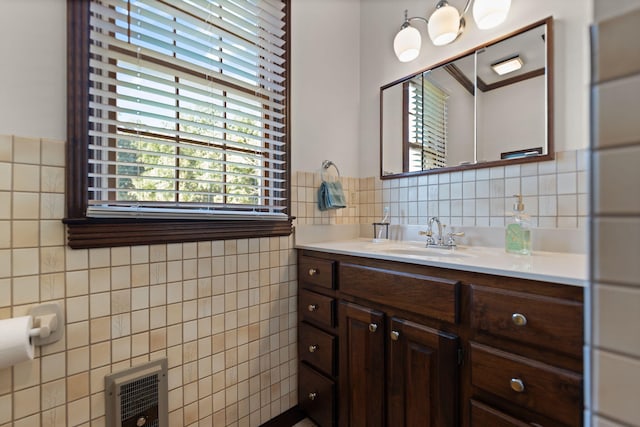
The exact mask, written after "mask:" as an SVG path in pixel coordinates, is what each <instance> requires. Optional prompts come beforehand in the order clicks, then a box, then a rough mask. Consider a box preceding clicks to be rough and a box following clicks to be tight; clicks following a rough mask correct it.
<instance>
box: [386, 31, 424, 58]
mask: <svg viewBox="0 0 640 427" xmlns="http://www.w3.org/2000/svg"><path fill="white" fill-rule="evenodd" d="M421 45H422V38H421V37H420V31H418V30H417V29H416V28H414V27H412V26H411V25H407V26H406V27H404V28H403V29H401V30H400V31H398V34H396V37H395V38H394V39H393V50H394V51H395V53H396V56H397V57H398V60H399V61H400V62H409V61H413V60H414V59H416V58H417V57H418V55H419V54H420V46H421Z"/></svg>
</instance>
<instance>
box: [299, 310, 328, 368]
mask: <svg viewBox="0 0 640 427" xmlns="http://www.w3.org/2000/svg"><path fill="white" fill-rule="evenodd" d="M299 333H300V335H299V341H298V346H299V347H298V348H299V352H298V354H299V355H300V360H305V361H307V362H308V363H309V364H311V365H313V366H314V367H316V368H318V369H319V370H321V371H322V372H324V373H325V374H327V375H335V366H336V363H335V354H336V353H335V351H336V337H334V336H333V335H331V334H328V333H326V332H323V331H321V330H320V329H318V328H314V327H313V326H311V325H309V324H307V323H304V322H302V323H300V329H299Z"/></svg>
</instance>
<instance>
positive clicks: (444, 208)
mask: <svg viewBox="0 0 640 427" xmlns="http://www.w3.org/2000/svg"><path fill="white" fill-rule="evenodd" d="M587 160H588V159H587V150H573V151H566V152H559V153H556V159H555V160H552V161H546V162H539V163H526V164H522V165H511V166H501V167H493V168H486V169H475V170H469V171H458V172H451V173H438V174H431V175H424V176H419V177H410V178H397V179H386V180H381V179H379V178H378V177H367V178H360V179H358V178H347V177H342V178H340V180H341V182H342V185H343V188H344V190H345V195H346V197H347V205H348V207H347V208H346V209H338V210H331V211H325V212H321V211H320V210H318V207H317V200H318V199H317V189H318V187H319V185H320V183H321V182H322V180H321V175H320V173H313V172H297V173H294V174H293V180H292V211H293V212H292V213H293V215H294V216H295V217H296V218H297V222H298V224H370V223H372V222H375V221H380V220H381V219H382V216H383V209H384V207H385V206H388V207H389V210H390V215H391V218H390V219H391V223H392V224H408V225H418V224H425V223H426V221H427V219H428V218H429V217H431V216H438V217H440V219H441V220H442V221H443V222H444V223H446V224H448V225H450V226H465V227H474V226H478V227H504V225H505V221H506V219H507V218H508V216H509V215H510V214H511V212H512V206H513V203H514V201H515V200H514V199H513V197H511V196H513V195H514V194H522V195H523V201H524V204H525V208H526V212H527V213H528V214H530V215H531V220H532V225H533V226H534V227H540V228H571V229H576V228H585V227H586V222H587V215H588V177H587V173H588V171H587V169H588V161H587Z"/></svg>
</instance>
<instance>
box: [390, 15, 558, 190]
mask: <svg viewBox="0 0 640 427" xmlns="http://www.w3.org/2000/svg"><path fill="white" fill-rule="evenodd" d="M552 40H553V39H552V18H547V19H545V20H543V21H539V22H536V23H534V24H531V25H529V26H527V27H525V28H522V29H520V30H518V31H516V32H514V33H511V34H508V35H506V36H504V37H502V38H500V39H497V40H493V41H491V42H489V43H486V44H483V45H481V46H478V47H476V48H474V49H472V50H471V51H468V52H465V53H463V54H461V55H459V56H457V57H455V58H451V59H449V60H446V61H444V62H442V63H439V64H436V65H435V66H433V67H429V68H428V69H426V70H421V71H419V72H417V73H414V74H412V75H409V76H406V77H404V78H402V79H399V80H397V81H395V82H393V83H390V84H388V85H385V86H383V87H382V88H381V89H380V141H381V177H382V178H390V177H398V176H404V175H414V174H423V173H432V172H441V171H450V170H458V169H467V168H480V167H489V166H496V165H502V164H512V163H524V162H532V161H542V160H551V159H553V108H552V105H553V96H552V95H553V91H552V82H553V51H552ZM499 73H502V74H499Z"/></svg>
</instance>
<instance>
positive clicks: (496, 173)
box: [489, 166, 504, 179]
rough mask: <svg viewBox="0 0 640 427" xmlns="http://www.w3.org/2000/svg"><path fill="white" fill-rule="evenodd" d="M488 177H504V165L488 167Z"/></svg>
mask: <svg viewBox="0 0 640 427" xmlns="http://www.w3.org/2000/svg"><path fill="white" fill-rule="evenodd" d="M489 177H490V178H491V179H498V178H504V167H502V166H500V167H497V168H491V169H489Z"/></svg>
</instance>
